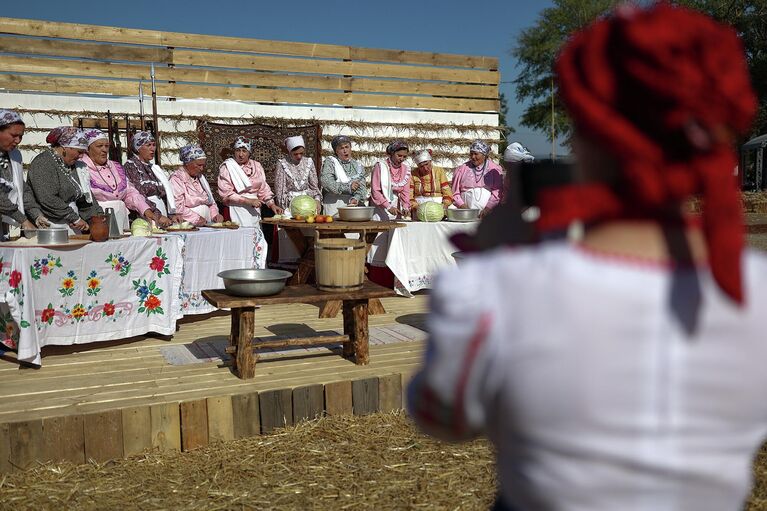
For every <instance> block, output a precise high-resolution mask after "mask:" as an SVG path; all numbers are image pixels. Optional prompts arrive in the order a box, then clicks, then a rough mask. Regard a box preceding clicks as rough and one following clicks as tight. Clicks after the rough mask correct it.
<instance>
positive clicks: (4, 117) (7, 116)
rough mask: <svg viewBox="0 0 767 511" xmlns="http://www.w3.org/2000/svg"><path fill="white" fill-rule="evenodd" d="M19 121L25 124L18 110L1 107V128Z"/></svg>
mask: <svg viewBox="0 0 767 511" xmlns="http://www.w3.org/2000/svg"><path fill="white" fill-rule="evenodd" d="M19 122H20V123H21V124H24V121H22V120H21V116H20V115H19V113H18V112H16V111H15V110H7V109H5V108H3V109H0V128H4V127H5V126H8V125H9V124H16V123H19Z"/></svg>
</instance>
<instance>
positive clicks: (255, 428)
mask: <svg viewBox="0 0 767 511" xmlns="http://www.w3.org/2000/svg"><path fill="white" fill-rule="evenodd" d="M232 421H233V422H234V438H244V437H249V436H256V435H260V434H261V418H260V417H259V409H258V392H251V393H249V394H238V395H236V396H232Z"/></svg>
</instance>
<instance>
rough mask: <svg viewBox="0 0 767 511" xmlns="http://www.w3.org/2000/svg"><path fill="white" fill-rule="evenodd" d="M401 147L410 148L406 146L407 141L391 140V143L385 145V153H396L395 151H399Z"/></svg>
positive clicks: (407, 149)
mask: <svg viewBox="0 0 767 511" xmlns="http://www.w3.org/2000/svg"><path fill="white" fill-rule="evenodd" d="M403 149H404V150H406V151H409V150H410V149H409V148H408V146H407V142H405V141H404V140H395V141H394V142H392V143H391V144H389V145H388V146H386V154H388V155H389V156H391V155H392V154H394V153H396V152H397V151H401V150H403Z"/></svg>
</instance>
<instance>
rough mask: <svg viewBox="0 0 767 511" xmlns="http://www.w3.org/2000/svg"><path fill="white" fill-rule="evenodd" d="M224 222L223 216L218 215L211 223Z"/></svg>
mask: <svg viewBox="0 0 767 511" xmlns="http://www.w3.org/2000/svg"><path fill="white" fill-rule="evenodd" d="M223 221H224V216H223V215H221V214H218V215H216V216H214V217H213V223H219V222H223Z"/></svg>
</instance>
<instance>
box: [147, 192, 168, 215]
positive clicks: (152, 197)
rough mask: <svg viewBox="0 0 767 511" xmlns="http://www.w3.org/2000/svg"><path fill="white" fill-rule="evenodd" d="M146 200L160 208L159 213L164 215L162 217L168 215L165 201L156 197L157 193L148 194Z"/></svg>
mask: <svg viewBox="0 0 767 511" xmlns="http://www.w3.org/2000/svg"><path fill="white" fill-rule="evenodd" d="M146 200H148V201H149V202H151V203H152V204H154V206H155V207H156V208H157V209H158V210H160V214H161V215H162V216H164V217H167V216H169V215H168V208H166V207H165V201H164V200H162V199H161V198H160V197H158V196H157V195H150V196H149V197H147V198H146Z"/></svg>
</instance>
